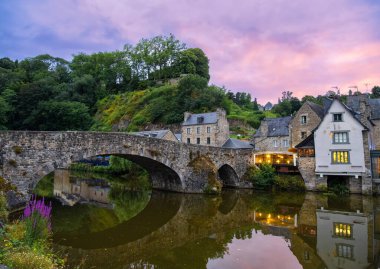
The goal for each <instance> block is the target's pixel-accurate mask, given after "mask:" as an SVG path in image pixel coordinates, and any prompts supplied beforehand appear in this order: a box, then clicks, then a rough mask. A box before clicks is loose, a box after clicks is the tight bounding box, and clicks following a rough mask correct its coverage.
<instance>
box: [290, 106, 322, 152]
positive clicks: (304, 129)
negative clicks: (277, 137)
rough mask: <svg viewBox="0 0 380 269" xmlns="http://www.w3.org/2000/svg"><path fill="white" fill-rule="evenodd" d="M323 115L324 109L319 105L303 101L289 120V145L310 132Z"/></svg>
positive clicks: (295, 143) (305, 136)
mask: <svg viewBox="0 0 380 269" xmlns="http://www.w3.org/2000/svg"><path fill="white" fill-rule="evenodd" d="M323 116H324V111H323V108H322V107H321V106H319V105H317V104H314V103H312V102H309V101H307V102H305V103H304V104H303V105H302V106H301V108H300V109H299V110H298V111H297V113H296V114H295V115H294V117H293V118H292V120H291V122H290V141H291V142H290V146H291V147H295V146H296V145H298V144H299V143H301V142H302V141H303V140H305V139H306V138H307V137H308V136H309V135H310V134H312V132H313V130H314V129H315V128H316V127H317V126H318V125H319V123H320V122H321V121H322V119H323Z"/></svg>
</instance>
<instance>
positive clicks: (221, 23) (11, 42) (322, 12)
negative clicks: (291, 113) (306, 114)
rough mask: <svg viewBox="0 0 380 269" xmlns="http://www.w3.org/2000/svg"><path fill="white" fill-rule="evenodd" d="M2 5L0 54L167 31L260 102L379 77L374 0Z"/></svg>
mask: <svg viewBox="0 0 380 269" xmlns="http://www.w3.org/2000/svg"><path fill="white" fill-rule="evenodd" d="M0 12H1V16H0V57H10V58H11V59H23V58H25V57H34V56H36V55H38V54H45V53H48V54H51V55H52V56H56V57H62V58H65V59H67V60H70V59H71V56H72V55H73V54H77V53H79V52H85V53H93V52H98V51H112V50H121V49H122V48H123V46H124V44H126V43H129V44H135V43H136V42H138V41H139V39H141V38H149V37H153V36H156V35H168V34H169V33H173V34H174V35H175V36H176V37H177V38H178V39H180V40H181V41H183V42H185V43H186V44H187V45H188V47H199V48H201V49H203V50H204V51H205V53H206V54H207V56H208V57H209V59H210V73H211V81H210V82H211V83H213V84H216V85H218V86H225V87H226V88H227V89H230V90H232V91H247V92H250V93H251V94H252V96H254V97H257V98H258V100H259V102H260V103H265V102H266V101H268V100H270V101H276V100H277V98H278V97H279V96H280V95H281V92H282V91H283V90H289V91H293V92H294V95H295V96H298V97H302V96H303V95H305V94H311V95H317V94H324V93H325V92H326V91H328V90H331V87H333V86H337V87H339V88H341V92H342V93H346V92H347V91H348V87H349V86H358V87H359V90H361V91H366V89H367V88H368V89H371V88H372V87H373V86H374V85H380V1H378V0H362V1H360V0H333V1H331V0H318V1H308V0H291V1H289V0H235V1H230V0H191V1H190V0H147V1H130V0H107V1H106V0H103V1H101V0H56V1H54V0H12V1H6V0H0ZM367 83H368V84H367ZM366 84H367V85H366Z"/></svg>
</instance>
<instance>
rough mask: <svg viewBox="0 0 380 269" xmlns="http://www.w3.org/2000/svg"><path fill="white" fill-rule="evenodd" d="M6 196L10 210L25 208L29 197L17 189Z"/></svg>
mask: <svg viewBox="0 0 380 269" xmlns="http://www.w3.org/2000/svg"><path fill="white" fill-rule="evenodd" d="M6 198H7V204H8V210H9V212H14V211H18V210H22V209H24V208H25V205H26V203H27V202H28V199H27V198H26V197H25V196H23V195H22V194H19V193H17V192H15V191H7V193H6ZM0 269H1V268H0Z"/></svg>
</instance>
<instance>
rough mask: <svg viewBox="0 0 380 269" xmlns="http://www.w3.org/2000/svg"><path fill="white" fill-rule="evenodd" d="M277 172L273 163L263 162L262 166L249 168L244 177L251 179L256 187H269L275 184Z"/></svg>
mask: <svg viewBox="0 0 380 269" xmlns="http://www.w3.org/2000/svg"><path fill="white" fill-rule="evenodd" d="M275 172H276V170H275V169H274V167H273V166H272V165H270V164H262V165H260V167H255V166H252V167H250V168H248V170H247V172H246V174H245V175H244V178H245V180H249V181H251V182H252V183H253V187H254V188H256V189H268V188H270V187H272V186H273V183H274V181H275V177H276V173H275Z"/></svg>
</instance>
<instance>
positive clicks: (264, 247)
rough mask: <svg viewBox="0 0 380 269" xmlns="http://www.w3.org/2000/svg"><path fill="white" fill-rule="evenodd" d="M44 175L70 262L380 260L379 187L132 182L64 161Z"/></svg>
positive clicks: (300, 264)
mask: <svg viewBox="0 0 380 269" xmlns="http://www.w3.org/2000/svg"><path fill="white" fill-rule="evenodd" d="M44 181H45V182H44ZM44 181H42V182H41V183H40V184H42V185H43V186H44V187H43V189H44V190H45V192H42V193H45V194H44V195H46V196H47V197H50V199H52V201H53V219H52V222H53V242H54V248H55V250H56V251H58V252H59V253H61V255H63V256H65V259H66V264H67V265H68V267H69V268H78V267H79V268H112V269H113V268H115V269H117V268H189V269H190V268H191V269H198V268H200V269H201V268H209V269H223V268H231V269H232V268H233V269H239V268H241V269H251V268H252V269H265V268H281V269H287V268H289V269H297V268H313V269H314V268H315V269H317V268H352V269H360V268H363V269H364V268H378V267H379V265H378V264H379V263H378V254H379V252H380V241H379V240H380V214H379V213H378V212H380V210H379V209H380V199H378V198H376V197H364V196H360V195H351V196H348V197H344V198H342V197H340V198H337V197H331V196H324V195H320V194H315V193H306V194H297V193H261V192H254V191H251V190H225V191H223V193H222V195H220V196H206V195H197V194H177V193H168V192H161V191H152V192H131V191H126V190H125V188H123V179H116V180H115V179H106V178H99V176H98V177H94V176H89V175H78V174H70V172H69V171H65V170H57V171H56V172H55V175H54V176H50V177H48V178H47V179H44ZM51 197H55V198H51Z"/></svg>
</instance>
